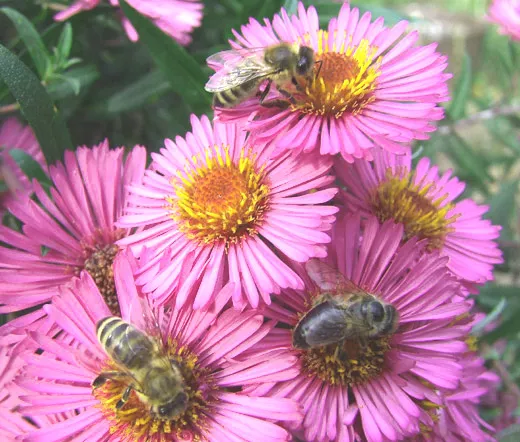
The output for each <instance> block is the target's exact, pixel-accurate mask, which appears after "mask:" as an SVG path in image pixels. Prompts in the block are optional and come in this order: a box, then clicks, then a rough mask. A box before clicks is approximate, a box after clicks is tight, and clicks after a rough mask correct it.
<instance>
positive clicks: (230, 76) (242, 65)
mask: <svg viewBox="0 0 520 442" xmlns="http://www.w3.org/2000/svg"><path fill="white" fill-rule="evenodd" d="M259 54H260V53H254V52H251V51H250V52H248V53H240V52H238V51H222V52H219V53H217V54H214V55H212V56H211V57H209V58H208V60H207V61H208V64H210V65H223V67H222V68H221V69H219V70H218V71H217V72H215V73H214V74H213V75H212V76H211V77H210V79H209V80H208V82H207V83H206V86H205V87H204V88H205V89H206V90H207V91H208V92H212V93H217V92H222V91H225V90H228V89H230V88H233V87H236V86H240V85H241V84H244V83H246V82H248V81H250V80H255V79H261V78H264V77H267V76H269V75H271V74H273V73H275V72H276V69H275V68H273V67H272V66H268V65H266V64H265V63H264V62H263V59H262V57H261V56H260V55H259Z"/></svg>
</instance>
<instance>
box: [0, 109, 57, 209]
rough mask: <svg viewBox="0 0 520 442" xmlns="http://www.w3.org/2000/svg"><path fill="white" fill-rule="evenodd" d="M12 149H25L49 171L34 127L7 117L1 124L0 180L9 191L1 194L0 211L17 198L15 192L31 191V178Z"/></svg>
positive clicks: (25, 192) (27, 192)
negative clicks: (16, 159)
mask: <svg viewBox="0 0 520 442" xmlns="http://www.w3.org/2000/svg"><path fill="white" fill-rule="evenodd" d="M12 149H20V150H23V151H24V152H25V153H27V154H28V155H30V156H31V157H32V158H33V159H34V160H36V161H37V162H38V163H40V166H41V167H42V168H43V170H44V171H45V172H47V165H46V163H45V158H44V156H43V152H42V150H41V148H40V145H39V144H38V141H37V140H36V137H35V136H34V133H33V131H32V129H31V128H30V127H29V126H22V125H21V124H20V123H19V122H18V120H17V119H16V118H9V119H7V120H6V121H5V122H4V123H3V124H2V125H1V126H0V180H1V181H3V182H4V185H5V186H6V187H7V188H8V189H9V191H8V192H4V193H2V194H0V213H2V212H3V208H4V207H5V206H6V205H7V204H9V202H10V201H12V200H13V199H14V198H15V195H14V194H15V192H21V193H23V194H29V193H30V192H31V183H30V182H29V179H28V178H27V176H26V175H25V174H24V173H23V172H22V169H20V167H19V166H18V164H17V163H16V161H15V160H14V159H13V158H12V157H11V155H10V153H9V152H10V151H11V150H12Z"/></svg>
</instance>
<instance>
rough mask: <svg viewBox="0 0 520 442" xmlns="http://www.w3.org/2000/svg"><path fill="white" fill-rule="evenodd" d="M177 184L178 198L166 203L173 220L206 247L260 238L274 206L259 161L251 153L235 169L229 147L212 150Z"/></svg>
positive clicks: (216, 147) (191, 165)
mask: <svg viewBox="0 0 520 442" xmlns="http://www.w3.org/2000/svg"><path fill="white" fill-rule="evenodd" d="M222 151H223V152H222ZM172 184H173V186H174V187H175V193H176V196H177V198H172V197H168V198H167V199H166V200H167V203H168V208H169V209H170V210H171V213H172V218H173V219H175V220H176V221H177V222H178V223H179V230H181V231H182V232H184V233H185V234H186V235H187V236H188V237H189V238H190V239H195V240H198V241H199V242H200V243H203V244H209V243H214V242H218V241H222V242H224V243H225V245H226V246H229V245H230V244H232V243H238V242H240V241H241V240H242V239H243V238H244V237H246V236H252V235H255V234H256V232H257V227H258V225H259V223H260V222H261V220H262V217H263V214H264V212H265V211H266V209H267V205H268V195H269V187H268V186H267V184H266V179H265V174H264V172H263V168H262V169H260V170H258V171H257V170H256V169H255V156H254V154H253V153H252V152H246V151H245V149H244V150H242V153H241V155H240V158H239V160H238V161H237V163H236V164H235V163H234V162H233V161H232V160H231V157H230V155H229V148H228V147H223V148H221V147H220V146H214V147H213V148H208V149H207V150H206V155H205V158H204V159H201V158H200V157H195V158H193V159H192V162H190V163H189V165H188V166H187V167H186V170H185V173H184V174H181V173H179V174H178V178H174V179H173V180H172Z"/></svg>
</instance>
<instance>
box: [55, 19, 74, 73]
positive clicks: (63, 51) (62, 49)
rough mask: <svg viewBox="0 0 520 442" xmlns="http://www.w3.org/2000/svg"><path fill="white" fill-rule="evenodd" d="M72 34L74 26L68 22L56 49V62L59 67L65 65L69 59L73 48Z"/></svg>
mask: <svg viewBox="0 0 520 442" xmlns="http://www.w3.org/2000/svg"><path fill="white" fill-rule="evenodd" d="M72 36H73V34H72V26H71V24H70V23H69V22H67V23H65V26H64V27H63V30H62V31H61V34H60V38H59V40H58V45H57V46H56V49H55V51H54V54H55V63H56V66H57V67H63V66H65V64H66V62H67V59H68V58H69V55H70V51H71V49H72Z"/></svg>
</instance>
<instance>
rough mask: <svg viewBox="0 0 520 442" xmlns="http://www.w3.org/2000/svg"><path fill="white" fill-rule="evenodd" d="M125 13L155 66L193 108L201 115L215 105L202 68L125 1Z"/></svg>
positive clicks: (121, 2)
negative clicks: (206, 88)
mask: <svg viewBox="0 0 520 442" xmlns="http://www.w3.org/2000/svg"><path fill="white" fill-rule="evenodd" d="M120 6H121V8H122V10H123V12H124V14H125V15H126V16H127V17H128V19H129V20H130V21H131V23H132V25H133V26H134V27H135V29H136V30H137V32H138V34H139V41H141V42H142V43H144V44H145V45H146V46H147V48H148V50H149V51H150V54H151V56H152V58H153V59H154V61H155V63H156V64H157V66H158V67H159V69H161V70H162V72H163V73H164V76H165V78H166V79H167V80H168V81H169V82H170V86H171V88H172V89H173V90H174V91H175V92H177V93H178V94H179V95H180V96H182V97H183V98H184V100H185V101H186V102H187V103H189V104H190V105H192V107H193V108H194V110H195V111H196V112H197V113H200V112H204V111H206V110H207V109H208V108H209V105H210V104H211V95H210V94H209V93H208V92H206V91H205V90H204V85H205V84H206V81H207V80H208V77H207V75H206V74H205V73H204V71H203V70H202V68H201V66H200V65H199V64H198V63H197V62H196V61H195V59H194V58H193V57H192V56H191V55H190V54H189V53H188V52H186V50H185V49H184V48H183V47H182V46H180V45H179V44H178V43H177V42H176V41H175V40H173V38H172V37H170V36H169V35H166V34H165V33H164V32H162V31H161V30H160V29H159V28H158V27H156V26H155V25H154V24H153V23H152V22H150V21H149V20H148V19H146V18H144V17H143V16H142V15H140V14H139V13H138V12H137V11H136V10H135V9H134V8H132V7H131V6H129V5H128V3H126V2H125V1H123V0H121V1H120Z"/></svg>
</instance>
